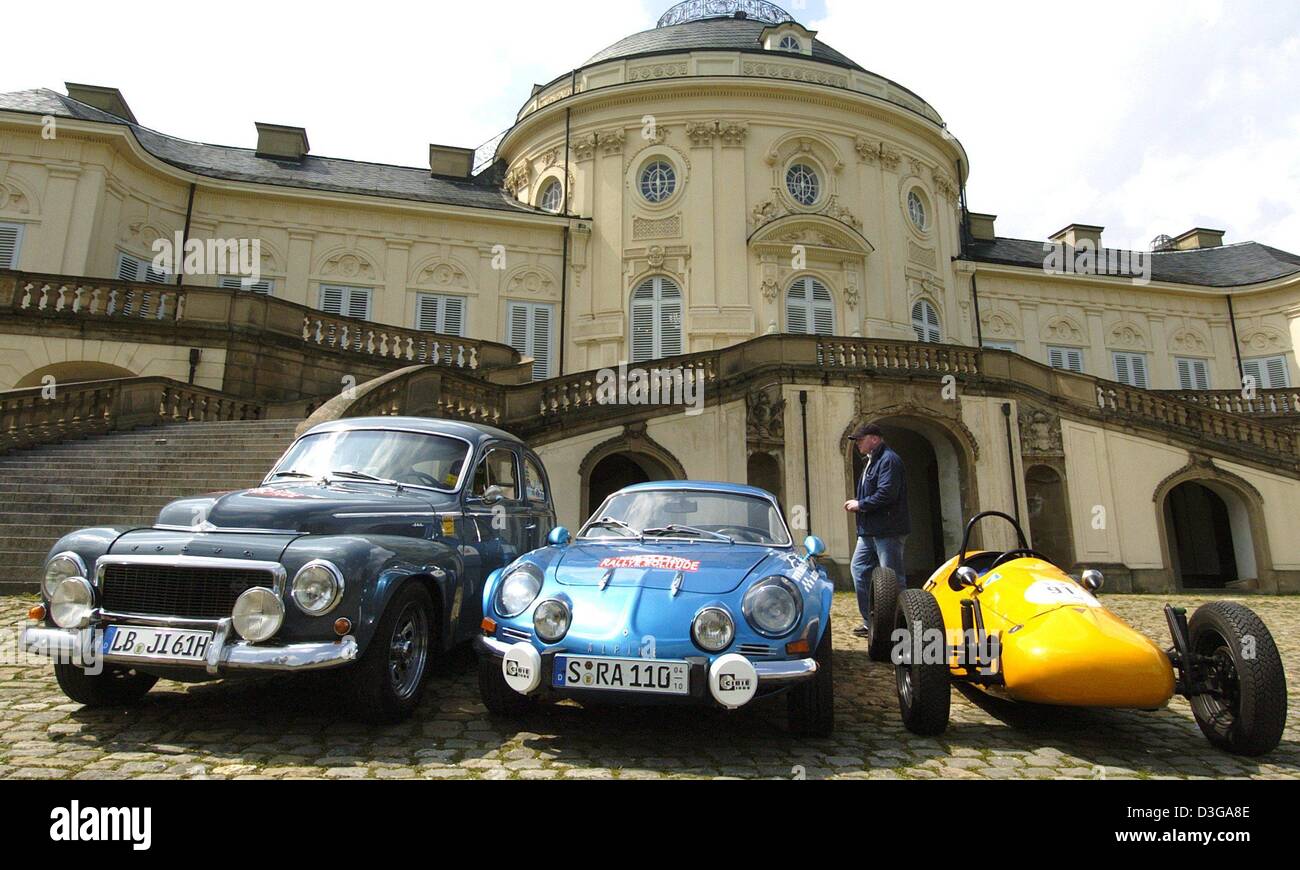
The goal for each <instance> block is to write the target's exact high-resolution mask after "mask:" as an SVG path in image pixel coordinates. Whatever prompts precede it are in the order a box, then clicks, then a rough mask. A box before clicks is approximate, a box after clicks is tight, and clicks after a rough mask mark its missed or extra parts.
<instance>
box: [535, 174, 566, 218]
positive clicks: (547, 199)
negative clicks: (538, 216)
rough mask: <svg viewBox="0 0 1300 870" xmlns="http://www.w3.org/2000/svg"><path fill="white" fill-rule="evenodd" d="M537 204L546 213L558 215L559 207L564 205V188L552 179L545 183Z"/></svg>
mask: <svg viewBox="0 0 1300 870" xmlns="http://www.w3.org/2000/svg"><path fill="white" fill-rule="evenodd" d="M537 204H538V206H540V207H541V208H543V209H545V210H546V211H553V212H556V213H557V214H558V213H559V211H560V207H561V206H563V205H564V187H563V186H562V185H561V184H560V182H558V181H556V180H555V179H554V178H552V179H551V180H550V181H548V182H547V183H546V187H544V188H542V198H541V199H540V200H538V202H537Z"/></svg>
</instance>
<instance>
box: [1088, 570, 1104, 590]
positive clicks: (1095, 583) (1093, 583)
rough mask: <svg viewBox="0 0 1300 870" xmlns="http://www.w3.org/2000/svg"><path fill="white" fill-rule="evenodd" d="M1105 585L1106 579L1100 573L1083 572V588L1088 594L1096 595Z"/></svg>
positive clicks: (1094, 571) (1093, 571)
mask: <svg viewBox="0 0 1300 870" xmlns="http://www.w3.org/2000/svg"><path fill="white" fill-rule="evenodd" d="M1105 585H1106V578H1105V577H1104V576H1103V575H1102V573H1101V572H1100V571H1097V570H1095V569H1089V570H1087V571H1084V572H1083V588H1084V589H1087V590H1088V591H1089V592H1092V593H1094V594H1095V593H1097V592H1100V591H1101V588H1102V587H1103V586H1105Z"/></svg>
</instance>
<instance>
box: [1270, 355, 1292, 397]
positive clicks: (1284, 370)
mask: <svg viewBox="0 0 1300 870" xmlns="http://www.w3.org/2000/svg"><path fill="white" fill-rule="evenodd" d="M1266 370H1267V371H1268V388H1269V389H1270V390H1280V389H1284V388H1285V387H1288V386H1290V382H1291V377H1290V369H1289V368H1288V366H1287V364H1286V357H1284V356H1275V357H1270V358H1269V360H1268V364H1267V366H1266Z"/></svg>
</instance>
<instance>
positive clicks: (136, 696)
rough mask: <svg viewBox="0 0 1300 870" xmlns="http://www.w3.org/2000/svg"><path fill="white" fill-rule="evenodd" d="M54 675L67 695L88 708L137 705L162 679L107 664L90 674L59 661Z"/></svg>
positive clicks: (55, 666)
mask: <svg viewBox="0 0 1300 870" xmlns="http://www.w3.org/2000/svg"><path fill="white" fill-rule="evenodd" d="M54 678H55V679H56V680H58V682H59V688H60V689H62V690H63V694H65V695H67V696H68V697H69V698H71V699H72V700H74V701H76V702H77V703H78V704H84V705H85V706H87V707H122V706H128V705H131V704H135V703H137V702H139V701H140V699H142V698H143V697H144V696H145V695H147V694H148V693H149V690H150V689H152V688H153V687H154V683H157V682H158V678H157V677H152V676H150V675H149V674H142V673H140V672H139V671H135V670H131V669H130V668H119V667H116V666H113V665H104V670H103V671H101V672H100V673H98V674H88V673H86V672H85V671H84V670H82V669H81V668H79V667H77V666H75V665H69V664H57V663H56V664H55V665H54Z"/></svg>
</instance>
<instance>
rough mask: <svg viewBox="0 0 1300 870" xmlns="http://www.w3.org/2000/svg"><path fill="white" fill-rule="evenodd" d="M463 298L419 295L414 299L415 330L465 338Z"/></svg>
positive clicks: (431, 294)
mask: <svg viewBox="0 0 1300 870" xmlns="http://www.w3.org/2000/svg"><path fill="white" fill-rule="evenodd" d="M467 302H468V300H466V299H465V297H464V296H439V295H436V294H433V293H420V294H417V295H416V297H415V328H416V329H418V330H420V331H421V332H437V333H441V334H442V335H458V336H461V337H462V338H463V337H464V336H465V312H466V309H467Z"/></svg>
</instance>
